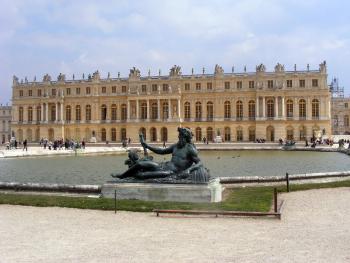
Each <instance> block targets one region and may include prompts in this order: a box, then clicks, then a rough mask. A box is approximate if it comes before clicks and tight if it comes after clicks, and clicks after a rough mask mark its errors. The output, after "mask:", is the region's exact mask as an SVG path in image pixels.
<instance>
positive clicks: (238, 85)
mask: <svg viewBox="0 0 350 263" xmlns="http://www.w3.org/2000/svg"><path fill="white" fill-rule="evenodd" d="M236 85H237V89H242V86H243V84H242V81H237V83H236Z"/></svg>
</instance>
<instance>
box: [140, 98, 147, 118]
mask: <svg viewBox="0 0 350 263" xmlns="http://www.w3.org/2000/svg"><path fill="white" fill-rule="evenodd" d="M141 119H142V120H145V119H147V103H146V102H141Z"/></svg>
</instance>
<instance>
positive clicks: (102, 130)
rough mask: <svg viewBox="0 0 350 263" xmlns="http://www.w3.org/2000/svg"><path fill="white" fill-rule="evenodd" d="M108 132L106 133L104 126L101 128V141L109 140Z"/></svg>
mask: <svg viewBox="0 0 350 263" xmlns="http://www.w3.org/2000/svg"><path fill="white" fill-rule="evenodd" d="M106 135H107V133H106V129H105V128H102V129H101V141H103V142H105V141H106V140H107V138H106V137H107V136H106Z"/></svg>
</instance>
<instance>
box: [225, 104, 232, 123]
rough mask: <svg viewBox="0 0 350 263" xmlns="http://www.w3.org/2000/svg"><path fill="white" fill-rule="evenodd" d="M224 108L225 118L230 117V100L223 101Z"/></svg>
mask: <svg viewBox="0 0 350 263" xmlns="http://www.w3.org/2000/svg"><path fill="white" fill-rule="evenodd" d="M224 110H225V116H224V117H225V119H230V118H231V102H229V101H225V103H224Z"/></svg>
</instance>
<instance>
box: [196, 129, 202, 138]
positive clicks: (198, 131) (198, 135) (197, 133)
mask: <svg viewBox="0 0 350 263" xmlns="http://www.w3.org/2000/svg"><path fill="white" fill-rule="evenodd" d="M201 140H202V129H201V128H200V127H197V128H196V141H197V142H200V141H201Z"/></svg>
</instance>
